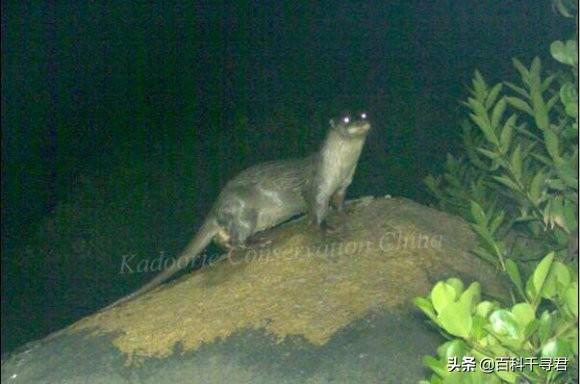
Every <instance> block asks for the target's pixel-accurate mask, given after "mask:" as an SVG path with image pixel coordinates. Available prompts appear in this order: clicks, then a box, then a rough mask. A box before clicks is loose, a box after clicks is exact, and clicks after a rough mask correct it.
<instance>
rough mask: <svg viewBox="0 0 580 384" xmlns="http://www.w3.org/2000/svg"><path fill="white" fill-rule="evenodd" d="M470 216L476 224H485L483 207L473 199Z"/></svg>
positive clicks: (485, 218)
mask: <svg viewBox="0 0 580 384" xmlns="http://www.w3.org/2000/svg"><path fill="white" fill-rule="evenodd" d="M471 217H472V218H473V221H475V222H476V223H477V224H480V225H482V226H484V227H485V226H487V217H485V212H484V211H483V208H481V206H480V205H479V204H477V203H476V202H475V201H473V200H472V201H471Z"/></svg>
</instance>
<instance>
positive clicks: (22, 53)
mask: <svg viewBox="0 0 580 384" xmlns="http://www.w3.org/2000/svg"><path fill="white" fill-rule="evenodd" d="M572 28H573V26H572V25H571V23H570V22H567V21H566V20H563V19H562V18H560V17H558V16H556V15H555V14H553V13H552V12H551V10H550V5H549V2H548V1H525V2H523V1H515V0H514V1H499V0H498V1H486V2H481V1H476V0H469V1H435V2H424V1H390V2H377V1H366V2H361V3H360V4H354V3H353V4H350V3H346V2H345V3H341V4H337V3H336V2H334V1H323V2H318V3H313V4H310V3H308V4H307V3H306V2H304V3H301V4H296V3H295V2H290V1H268V2H235V3H234V2H232V3H229V2H228V3H225V2H212V3H211V5H209V3H207V4H206V3H201V2H187V1H169V2H153V3H151V4H149V3H145V2H92V1H84V2H77V1H69V2H58V3H57V4H56V3H54V2H36V1H33V2H22V1H6V2H3V3H2V61H3V65H2V110H3V113H2V133H3V135H2V216H3V221H2V250H3V256H2V350H3V351H7V350H11V349H13V348H14V347H16V346H18V345H20V344H22V343H24V342H26V341H29V340H32V339H35V338H38V337H41V336H43V335H45V334H46V333H48V332H50V331H51V330H55V329H59V328H61V327H63V326H65V325H67V324H70V323H71V322H72V321H74V320H75V319H78V318H80V317H82V316H84V315H86V314H89V313H91V312H93V311H94V310H95V309H97V308H99V307H100V306H103V305H104V304H105V303H107V302H110V301H112V300H113V298H115V297H118V296H120V295H122V294H123V293H126V292H128V291H130V287H136V286H138V285H139V284H140V283H141V281H143V280H144V279H146V278H149V277H150V276H145V277H143V276H141V277H131V278H130V279H118V280H117V281H114V277H115V273H116V272H115V268H114V267H111V263H112V262H113V260H117V259H118V257H119V255H120V254H123V252H127V251H129V250H135V249H137V250H140V251H142V252H145V253H147V254H148V255H151V254H153V253H155V252H157V251H158V250H160V249H161V250H164V251H167V252H168V253H175V252H177V251H178V250H179V249H180V248H181V247H182V246H183V244H184V243H185V242H186V241H187V239H188V238H189V236H191V234H192V233H193V231H194V229H195V228H196V226H197V225H199V223H200V221H201V217H203V214H204V213H205V212H207V210H208V208H209V205H210V204H211V202H212V200H213V199H214V197H215V196H216V194H217V192H218V191H219V188H220V186H221V185H223V183H224V182H225V181H226V180H227V179H228V178H229V177H231V176H232V175H233V174H235V173H236V172H238V171H240V170H241V169H243V168H244V167H246V166H248V165H251V164H255V163H256V162H259V161H264V160H270V159H276V158H285V157H293V156H302V155H304V154H306V153H308V152H310V151H314V150H316V148H317V145H318V143H319V142H320V140H321V138H322V137H323V135H324V130H325V124H326V121H327V120H328V118H329V117H330V116H331V115H332V114H333V113H335V112H336V111H339V110H342V109H344V108H351V109H358V108H365V109H367V110H368V111H369V114H370V116H371V119H372V121H373V126H374V128H373V133H372V135H371V136H370V137H369V141H368V143H367V146H366V148H365V151H364V154H363V156H362V158H361V163H360V165H359V169H358V171H357V175H356V179H355V182H354V183H353V185H352V187H351V189H350V190H349V195H350V196H361V195H371V194H372V195H384V194H387V193H388V194H391V195H402V196H406V197H409V198H412V199H415V200H418V201H421V202H427V201H428V196H427V195H426V193H425V191H424V189H423V187H422V182H421V179H422V178H423V177H425V176H426V175H427V174H429V173H431V172H437V171H438V170H439V169H441V166H442V161H444V158H445V154H446V153H447V152H449V151H451V152H453V151H458V150H459V146H458V144H459V140H458V134H459V129H458V128H459V125H458V124H457V120H458V119H459V118H461V117H463V116H465V112H464V111H462V110H461V107H460V106H459V104H458V100H460V99H461V98H462V97H464V96H465V94H466V85H468V84H469V81H470V79H471V76H472V74H473V70H474V69H475V68H479V69H480V70H481V71H482V73H483V74H484V76H485V77H486V79H487V80H488V81H489V82H490V83H495V82H497V81H500V80H501V79H507V78H510V79H514V76H515V71H513V70H512V68H511V62H510V60H511V58H512V57H514V56H517V57H520V58H521V59H522V60H523V61H524V62H529V61H530V60H531V58H532V57H533V56H535V55H539V56H541V57H543V58H545V61H549V59H548V58H547V52H548V47H549V44H550V43H551V42H552V41H553V40H556V39H563V38H567V37H568V36H567V34H568V33H570V31H572ZM103 212H106V213H107V215H108V216H107V215H105V214H104V213H103ZM107 220H108V221H107ZM121 229H122V231H126V232H122V234H121V232H120V231H121ZM71 250H72V251H71ZM77 254H78V256H77ZM87 255H88V256H87ZM83 257H86V259H85V258H83Z"/></svg>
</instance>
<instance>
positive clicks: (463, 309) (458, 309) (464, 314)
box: [438, 301, 473, 338]
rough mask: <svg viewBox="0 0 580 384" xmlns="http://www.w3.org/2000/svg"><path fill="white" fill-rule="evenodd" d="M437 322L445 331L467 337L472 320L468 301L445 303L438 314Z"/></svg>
mask: <svg viewBox="0 0 580 384" xmlns="http://www.w3.org/2000/svg"><path fill="white" fill-rule="evenodd" d="M438 319H439V322H440V323H441V326H442V327H443V329H445V331H447V332H448V333H449V334H451V335H453V336H457V337H463V338H467V337H469V332H470V331H471V326H472V323H473V320H472V318H471V307H470V305H469V303H466V302H462V301H458V302H455V303H451V304H449V305H447V306H446V307H445V308H444V309H443V310H442V311H441V313H440V314H439V317H438Z"/></svg>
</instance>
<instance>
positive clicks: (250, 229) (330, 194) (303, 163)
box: [105, 114, 370, 309]
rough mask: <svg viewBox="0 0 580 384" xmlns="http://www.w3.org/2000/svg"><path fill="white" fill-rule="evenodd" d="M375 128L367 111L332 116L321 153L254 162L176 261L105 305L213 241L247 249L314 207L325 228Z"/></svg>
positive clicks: (164, 276)
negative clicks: (254, 240)
mask: <svg viewBox="0 0 580 384" xmlns="http://www.w3.org/2000/svg"><path fill="white" fill-rule="evenodd" d="M369 129H370V124H369V122H368V121H367V119H366V114H361V115H360V116H359V117H358V118H356V119H353V118H351V117H350V116H349V115H343V116H341V117H340V118H337V119H332V120H331V121H330V130H329V131H328V134H327V136H326V139H325V141H324V143H323V145H322V147H321V149H320V151H319V152H318V153H315V154H313V155H310V156H307V157H304V158H299V159H291V160H281V161H271V162H266V163H262V164H258V165H255V166H253V167H250V168H248V169H246V170H244V171H242V172H241V173H240V174H238V175H237V176H236V177H234V178H233V179H232V180H230V181H229V182H228V183H227V184H226V185H225V186H224V188H223V189H222V191H221V192H220V194H219V196H218V198H217V200H216V202H215V203H214V205H213V207H212V209H211V211H210V213H209V215H208V216H207V217H206V219H205V221H204V222H203V224H202V226H201V228H200V229H199V230H198V232H197V233H196V235H195V236H194V237H193V239H192V240H191V241H190V243H189V244H188V245H187V246H186V248H185V249H184V250H183V252H182V253H181V255H180V256H179V257H178V259H177V260H176V262H175V263H173V264H171V265H170V266H169V267H168V268H166V269H165V270H164V271H162V272H161V273H159V275H157V276H156V277H154V278H153V279H152V280H151V281H149V282H148V283H146V284H145V285H144V286H142V287H141V288H140V289H138V290H137V291H135V292H133V293H131V294H130V295H128V296H125V297H123V298H121V299H120V300H118V301H116V302H114V303H113V304H111V305H109V306H108V307H106V308H105V309H108V308H111V307H114V306H116V305H118V304H121V303H124V302H127V301H130V300H132V299H134V298H136V297H138V296H141V295H143V294H144V293H146V292H149V291H151V290H153V289H154V288H156V287H158V286H159V285H161V284H162V283H164V282H165V281H167V280H168V279H170V278H171V277H172V276H173V275H174V274H175V273H177V272H179V271H180V270H181V269H183V268H184V267H185V266H186V265H188V264H189V263H190V262H191V261H193V260H194V259H195V258H196V257H198V255H199V254H200V253H201V252H202V251H203V249H204V248H205V247H207V246H208V245H209V243H210V242H211V241H212V240H213V241H214V242H216V243H217V244H218V245H219V246H220V247H222V248H224V249H226V250H236V249H243V248H244V247H245V245H246V243H247V241H248V239H249V238H250V237H251V236H253V235H254V234H256V233H257V232H260V231H264V230H266V229H269V228H272V227H274V226H276V225H278V224H280V223H282V222H284V221H287V220H288V219H290V218H292V217H294V216H297V215H300V214H303V213H305V212H309V214H310V217H311V221H312V223H313V224H314V225H316V226H318V227H320V226H321V225H323V224H324V219H325V217H326V214H327V211H328V205H329V203H330V202H331V200H332V203H333V205H334V206H335V207H337V208H338V209H342V207H343V203H344V196H345V194H346V189H347V188H348V186H349V185H350V183H351V182H352V177H353V175H354V172H355V169H356V165H357V162H358V159H359V156H360V153H361V150H362V147H363V144H364V141H365V138H366V135H367V133H368V131H369Z"/></svg>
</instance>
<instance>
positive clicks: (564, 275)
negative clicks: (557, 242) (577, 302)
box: [542, 261, 571, 299]
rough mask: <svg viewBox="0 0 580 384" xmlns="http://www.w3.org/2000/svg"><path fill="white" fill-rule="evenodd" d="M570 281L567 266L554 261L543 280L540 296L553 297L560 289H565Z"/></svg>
mask: <svg viewBox="0 0 580 384" xmlns="http://www.w3.org/2000/svg"><path fill="white" fill-rule="evenodd" d="M570 281H571V276H570V271H568V267H566V265H565V264H563V263H561V262H560V261H554V262H553V263H552V267H551V268H550V272H549V273H548V276H547V277H546V281H545V282H544V288H543V289H542V297H544V298H546V299H551V298H553V297H554V296H556V294H557V293H558V292H559V291H560V290H565V289H566V288H567V287H568V285H570Z"/></svg>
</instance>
